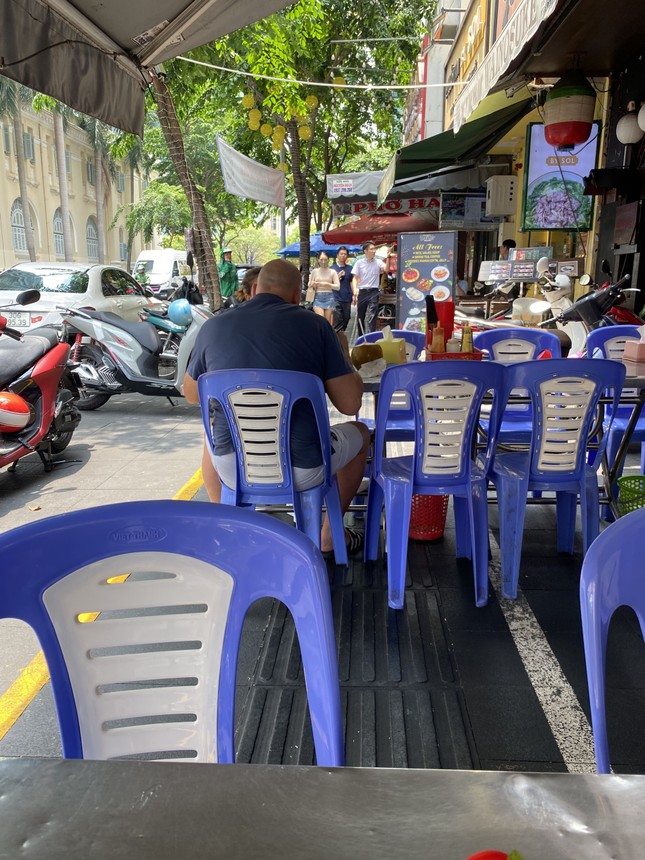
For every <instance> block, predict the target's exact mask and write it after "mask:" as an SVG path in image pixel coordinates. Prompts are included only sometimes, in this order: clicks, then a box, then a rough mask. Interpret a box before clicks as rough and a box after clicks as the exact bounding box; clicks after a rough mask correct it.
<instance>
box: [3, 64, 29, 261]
mask: <svg viewBox="0 0 645 860" xmlns="http://www.w3.org/2000/svg"><path fill="white" fill-rule="evenodd" d="M32 97H33V92H32V91H31V90H30V89H29V88H28V87H24V86H22V85H21V84H17V83H16V82H15V81H12V80H10V79H9V78H5V77H3V76H0V114H6V115H7V116H9V117H11V120H12V122H13V130H14V138H15V146H16V166H17V169H18V186H19V188H20V202H21V204H22V217H23V221H24V225H25V241H26V243H27V252H28V253H29V259H30V260H31V261H32V262H34V261H35V259H36V245H35V243H34V231H33V228H32V225H31V209H30V207H29V195H28V193H27V175H26V172H25V146H24V137H23V128H22V105H25V104H29V103H31V100H32Z"/></svg>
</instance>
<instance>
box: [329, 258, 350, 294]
mask: <svg viewBox="0 0 645 860" xmlns="http://www.w3.org/2000/svg"><path fill="white" fill-rule="evenodd" d="M329 268H330V269H333V270H334V271H335V272H338V280H339V281H340V290H338V292H337V293H336V298H337V299H338V301H339V302H351V300H352V298H353V295H352V266H351V263H349V262H348V263H345V265H344V266H341V265H340V264H339V263H334V264H333V265H332V266H330V267H329ZM341 272H344V273H345V274H344V275H343V277H342V278H341V276H340V273H341Z"/></svg>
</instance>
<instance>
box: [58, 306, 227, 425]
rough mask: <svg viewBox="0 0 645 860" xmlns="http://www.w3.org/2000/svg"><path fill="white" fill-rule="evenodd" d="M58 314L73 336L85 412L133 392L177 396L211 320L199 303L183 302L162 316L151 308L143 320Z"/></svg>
mask: <svg viewBox="0 0 645 860" xmlns="http://www.w3.org/2000/svg"><path fill="white" fill-rule="evenodd" d="M60 311H61V314H62V317H63V322H64V326H65V327H66V329H67V332H68V336H70V335H73V338H74V346H73V348H72V354H71V372H72V375H73V376H74V377H75V378H76V380H77V383H78V386H79V390H80V400H79V404H78V406H79V409H82V410H84V411H87V410H93V409H98V408H99V407H100V406H103V404H104V403H107V401H108V400H109V399H110V397H112V395H114V394H125V393H128V392H133V391H136V392H139V393H140V394H147V395H151V396H153V397H160V396H162V397H167V398H168V399H169V400H170V402H171V403H172V400H171V399H170V398H171V397H173V396H176V397H180V396H181V384H182V381H183V378H184V374H185V373H186V368H187V366H188V359H189V358H190V353H191V351H192V349H193V346H194V345H195V340H196V339H197V334H198V332H199V329H200V328H201V327H202V325H203V324H204V323H205V322H206V320H208V319H210V318H211V316H212V314H211V313H210V311H209V310H207V309H206V308H205V307H204V306H203V305H190V304H189V303H188V302H187V301H186V299H179V300H177V301H176V302H171V304H170V305H169V306H168V310H167V316H166V317H164V316H163V315H162V316H156V312H155V311H154V310H150V311H149V316H148V320H146V321H142V322H126V321H125V320H123V319H121V318H120V317H117V316H115V315H114V314H110V313H99V312H98V311H85V310H78V309H70V308H61V309H60ZM160 313H162V314H163V311H160ZM153 319H154V324H153V322H152V320H153ZM160 330H161V331H163V332H164V336H161V335H160ZM88 339H89V340H88ZM173 405H174V404H173Z"/></svg>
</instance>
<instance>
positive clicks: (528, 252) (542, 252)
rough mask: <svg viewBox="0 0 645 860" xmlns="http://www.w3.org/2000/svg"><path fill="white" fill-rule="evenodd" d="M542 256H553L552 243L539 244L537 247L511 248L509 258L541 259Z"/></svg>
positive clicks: (549, 257)
mask: <svg viewBox="0 0 645 860" xmlns="http://www.w3.org/2000/svg"><path fill="white" fill-rule="evenodd" d="M541 257H547V258H548V259H549V260H550V259H551V258H552V257H553V248H552V246H551V245H538V246H536V247H535V248H511V249H510V251H509V253H508V258H509V260H539V259H540V258H541Z"/></svg>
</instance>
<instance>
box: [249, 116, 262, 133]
mask: <svg viewBox="0 0 645 860" xmlns="http://www.w3.org/2000/svg"><path fill="white" fill-rule="evenodd" d="M249 128H250V129H251V131H257V130H258V129H259V128H260V120H259V119H250V120H249Z"/></svg>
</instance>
